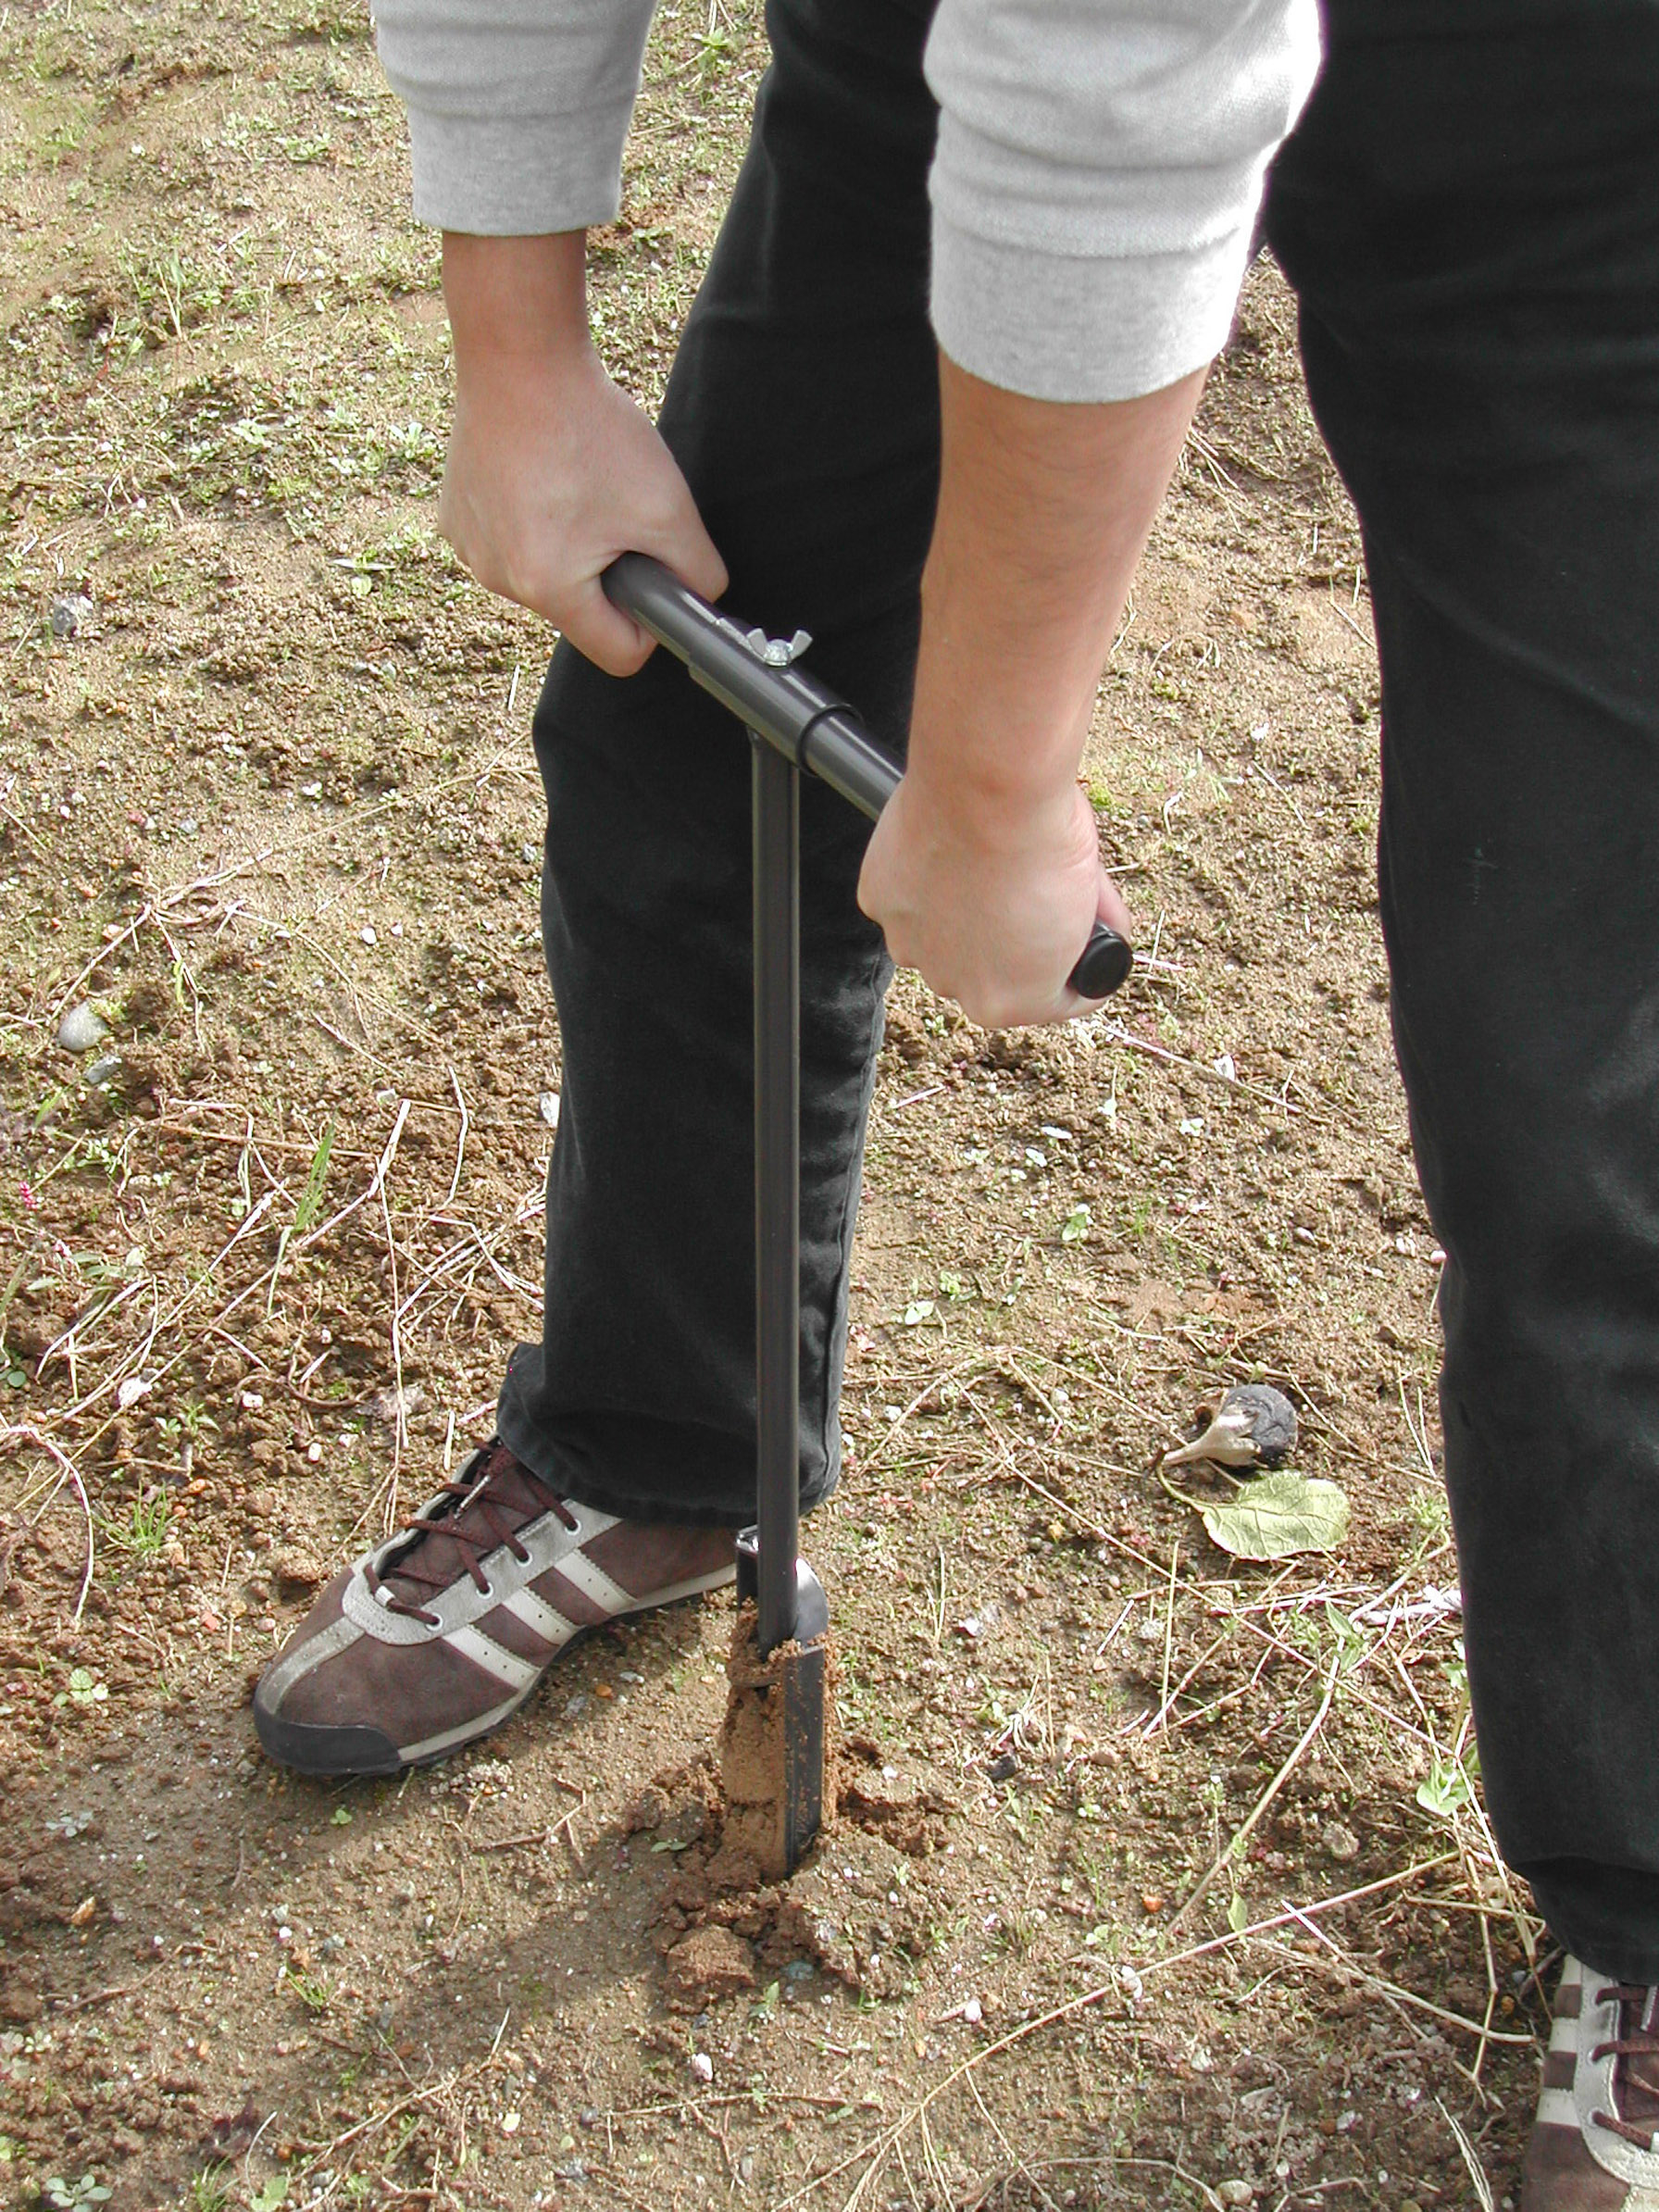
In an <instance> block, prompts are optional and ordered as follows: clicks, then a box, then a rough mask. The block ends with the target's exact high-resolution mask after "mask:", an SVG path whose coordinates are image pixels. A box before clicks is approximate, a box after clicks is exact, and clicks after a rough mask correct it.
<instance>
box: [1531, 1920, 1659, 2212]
mask: <svg viewBox="0 0 1659 2212" xmlns="http://www.w3.org/2000/svg"><path fill="white" fill-rule="evenodd" d="M1656 2136H1659V1989H1648V1988H1642V1987H1640V1986H1639V1985H1638V1984H1636V1983H1633V1982H1623V1981H1608V1979H1607V1977H1606V1976H1605V1975H1604V1974H1598V1973H1597V1972H1596V1971H1595V1969H1594V1968H1593V1967H1587V1966H1581V1965H1580V1964H1579V1962H1578V1959H1576V1958H1569V1959H1568V1960H1567V1962H1566V1965H1565V1967H1564V1968H1562V1973H1561V1987H1560V1989H1559V1990H1558V1991H1557V1992H1556V1995H1555V2018H1554V2023H1553V2027H1552V2028H1551V2031H1550V2048H1549V2050H1548V2052H1547V2053H1546V2054H1545V2056H1544V2079H1543V2088H1542V2090H1541V2093H1540V2095H1539V2100H1538V2118H1537V2119H1536V2120H1535V2121H1534V2123H1533V2128H1532V2133H1531V2136H1530V2138H1529V2139H1528V2144H1527V2161H1526V2164H1525V2166H1524V2167H1523V2168H1522V2171H1521V2212H1659V2149H1656V2148H1655V2138H1656Z"/></svg>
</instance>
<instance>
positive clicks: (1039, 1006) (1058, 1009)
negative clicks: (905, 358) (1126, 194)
mask: <svg viewBox="0 0 1659 2212" xmlns="http://www.w3.org/2000/svg"><path fill="white" fill-rule="evenodd" d="M1203 381H1204V378H1203V373H1202V371H1197V370H1194V371H1193V372H1192V373H1191V374H1190V375H1188V376H1186V377H1183V378H1182V379H1181V380H1180V381H1179V382H1177V383H1174V384H1170V385H1167V386H1166V387H1164V388H1163V389H1162V390H1161V391H1158V392H1153V393H1148V394H1143V395H1141V396H1140V397H1138V398H1131V399H1127V400H1110V401H1102V402H1100V403H1098V404H1093V403H1091V404H1077V405H1073V404H1071V403H1068V402H1060V401H1051V400H1041V399H1034V398H1030V397H1027V396H1025V395H1023V394H1019V393H1017V392H1010V391H1005V390H1004V389H1002V388H1001V387H999V386H997V385H994V384H991V383H987V382H985V381H983V380H982V379H980V378H979V377H976V376H973V375H971V374H970V373H969V372H968V371H967V369H962V368H960V367H959V366H958V365H957V364H956V363H954V362H953V361H952V360H951V359H950V358H949V357H948V356H943V355H942V356H941V358H940V403H941V428H942V469H941V477H940V489H939V507H938V513H937V516H936V518H935V521H934V528H933V542H932V544H931V546H930V548H929V554H928V561H927V567H926V569H924V571H923V574H922V591H921V606H922V625H921V644H920V650H919V653H918V655H917V669H916V690H915V697H914V701H913V705H912V709H911V718H910V750H909V759H908V765H907V767H906V769H905V773H904V781H903V782H902V783H901V784H900V785H899V788H898V790H897V792H896V793H895V794H893V796H892V799H890V800H889V802H888V804H887V807H886V810H885V811H884V813H883V814H882V817H881V819H880V820H879V822H878V823H877V825H876V829H875V833H874V835H873V836H872V837H871V839H870V844H869V850H868V852H867V855H866V856H865V863H864V872H863V875H862V877H861V878H860V881H859V886H858V900H859V904H860V906H863V908H864V910H865V912H866V913H867V914H868V915H870V916H871V917H873V919H875V920H877V921H879V923H880V924H881V927H882V930H883V931H884V932H885V933H886V937H887V944H888V949H889V951H890V952H891V953H892V956H893V958H894V959H895V960H898V961H900V962H902V963H903V964H904V966H906V967H912V968H916V969H919V970H920V971H921V974H922V976H923V977H924V978H925V980H926V981H928V982H929V983H930V984H931V985H932V986H933V988H934V990H935V991H938V992H942V994H944V995H945V996H947V997H950V998H954V999H955V1000H956V1002H957V1003H958V1005H959V1006H961V1007H962V1009H963V1011H964V1012H965V1013H966V1014H967V1015H968V1016H970V1017H971V1019H974V1020H976V1021H980V1022H983V1023H985V1024H986V1025H987V1026H988V1027H991V1028H996V1029H1005V1028H1009V1027H1012V1026H1014V1025H1016V1024H1023V1023H1028V1022H1048V1021H1064V1020H1065V1019H1066V1018H1067V1017H1068V1016H1069V1015H1072V1014H1076V1013H1079V1012H1080V1011H1081V1010H1082V1008H1083V1007H1084V1006H1087V1005H1089V1004H1091V1002H1090V1001H1088V1000H1086V999H1082V998H1079V996H1078V994H1077V993H1076V992H1075V991H1073V990H1072V989H1071V988H1070V976H1071V971H1072V969H1073V968H1074V967H1075V966H1076V964H1077V961H1078V959H1079V956H1080V955H1081V953H1082V952H1083V950H1084V947H1085V946H1086V945H1087V944H1088V943H1089V939H1090V934H1091V931H1092V929H1093V927H1094V924H1095V922H1096V920H1097V919H1098V920H1100V921H1103V922H1104V923H1105V924H1106V926H1107V927H1108V928H1109V929H1113V930H1116V931H1117V933H1118V935H1119V936H1120V937H1122V938H1124V939H1125V940H1126V941H1127V939H1128V938H1129V935H1130V930H1129V913H1128V910H1127V908H1126V907H1125V906H1124V904H1123V901H1122V900H1121V899H1120V898H1119V897H1118V895H1117V893H1116V890H1115V889H1114V888H1113V885H1112V882H1111V881H1110V879H1109V878H1108V877H1107V875H1106V873H1105V870H1104V869H1103V868H1102V866H1101V863H1100V854H1099V849H1098V844H1097V841H1096V836H1095V828H1094V815H1093V812H1092V809H1091V807H1090V805H1089V802H1088V799H1087V798H1086V796H1085V795H1084V794H1083V793H1082V792H1081V791H1080V790H1079V787H1078V781H1077V776H1078V767H1079V762H1080V760H1081V758H1082V755H1083V747H1084V744H1085V741H1086V739H1087V737H1088V733H1089V725H1090V720H1091V715H1092V713H1093V709H1094V698H1095V687H1096V684H1097V682H1098V681H1099V677H1100V671H1101V668H1102V666H1103V664H1104V661H1105V658H1106V656H1107V652H1108V650H1109V647H1110V644H1111V641H1112V638H1113V636H1114V635H1115V633H1116V625H1117V622H1118V619H1119V618H1120V616H1121V613H1122V609H1123V604H1124V598H1125V594H1127V592H1128V590H1129V578H1130V576H1131V575H1132V574H1133V572H1134V566H1135V562H1136V560H1137V559H1138V558H1139V556H1140V553H1141V546H1142V545H1143V544H1144V543H1145V540H1146V532H1147V531H1148V529H1149V528H1150V527H1151V523H1152V518H1153V515H1154V512H1155V511H1156V508H1157V503H1158V501H1159V499H1160V498H1161V496H1162V495H1163V492H1164V488H1165V486H1166V483H1167V482H1168V481H1169V475H1170V471H1171V470H1172V469H1173V468H1174V466H1175V460H1176V456H1177V455H1178V454H1179V451H1180V443H1181V439H1182V437H1183V436H1184V435H1185V433H1186V429H1187V424H1188V422H1189V421H1190V420H1191V413H1192V408H1193V406H1194V405H1195V404H1196V402H1197V398H1198V394H1199V390H1200V388H1201V386H1202V384H1203ZM1092 1003H1098V1002H1092Z"/></svg>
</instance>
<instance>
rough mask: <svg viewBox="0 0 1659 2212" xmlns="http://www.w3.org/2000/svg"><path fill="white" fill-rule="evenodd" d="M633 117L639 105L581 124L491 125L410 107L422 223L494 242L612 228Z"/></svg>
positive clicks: (586, 113) (526, 119)
mask: <svg viewBox="0 0 1659 2212" xmlns="http://www.w3.org/2000/svg"><path fill="white" fill-rule="evenodd" d="M632 109H633V100H632V97H631V95H630V96H629V97H628V98H625V99H622V100H618V101H616V102H614V103H613V104H611V105H609V106H598V107H588V108H584V109H583V110H582V111H581V113H580V115H534V116H506V117H497V118H491V119H484V118H481V117H478V116H451V115H441V114H436V113H434V112H433V111H432V110H431V109H430V108H418V107H410V109H409V111H408V114H409V150H410V158H411V162H412V166H413V169H414V172H415V216H416V219H417V220H418V221H419V222H426V223H435V224H436V225H437V226H438V227H439V228H440V229H441V230H444V231H470V232H473V233H475V234H476V235H478V236H480V237H484V238H532V237H539V236H540V235H541V234H542V233H543V232H544V231H580V230H583V229H585V228H586V227H587V226H588V225H590V224H592V223H607V222H609V221H610V220H611V219H612V217H613V216H614V215H615V214H616V212H617V207H618V206H620V204H621V172H622V142H623V140H624V139H625V138H626V137H627V135H628V121H629V117H630V114H631V113H632Z"/></svg>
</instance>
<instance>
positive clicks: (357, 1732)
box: [254, 1696, 404, 1775]
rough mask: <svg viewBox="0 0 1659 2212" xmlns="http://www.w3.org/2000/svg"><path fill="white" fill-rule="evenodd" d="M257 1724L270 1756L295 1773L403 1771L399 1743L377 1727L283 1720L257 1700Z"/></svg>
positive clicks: (333, 1773)
mask: <svg viewBox="0 0 1659 2212" xmlns="http://www.w3.org/2000/svg"><path fill="white" fill-rule="evenodd" d="M254 1726H255V1728H256V1730H257V1731H258V1735H259V1742H260V1744H261V1746H262V1747H263V1749H264V1752H265V1756H266V1757H267V1758H268V1759H274V1760H275V1761H276V1763H277V1765H278V1766H279V1767H292V1768H293V1770H294V1772H295V1773H296V1774H318V1775H340V1774H401V1773H402V1772H403V1768H404V1762H403V1760H402V1758H401V1757H400V1756H399V1755H398V1749H397V1745H396V1744H395V1743H393V1741H392V1739H391V1737H390V1736H388V1735H385V1734H383V1733H382V1731H380V1729H378V1728H346V1727H339V1728H333V1727H319V1726H318V1725H317V1724H316V1723H314V1722H310V1721H305V1720H284V1719H283V1718H282V1717H281V1714H280V1713H273V1712H270V1711H269V1710H268V1708H267V1707H266V1706H264V1705H262V1704H261V1703H260V1701H259V1699H258V1697H257V1696H256V1697H255V1699H254Z"/></svg>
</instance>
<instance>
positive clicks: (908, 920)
mask: <svg viewBox="0 0 1659 2212" xmlns="http://www.w3.org/2000/svg"><path fill="white" fill-rule="evenodd" d="M858 903H859V905H860V906H862V907H863V908H864V910H865V912H866V913H867V915H869V916H870V917H871V919H873V920H875V921H878V922H879V923H880V925H881V930H882V933H883V934H884V936H885V937H886V939H887V946H888V950H889V951H890V952H891V953H892V956H893V958H894V959H895V960H896V961H898V962H899V964H900V965H901V966H902V967H905V968H914V969H917V971H918V973H919V974H920V975H921V977H922V979H923V981H925V982H927V983H929V985H930V986H931V987H932V989H933V990H935V991H937V992H938V993H939V994H941V996H942V997H945V998H953V999H954V1000H955V1001H956V1003H957V1005H958V1006H960V1007H961V1008H962V1010H963V1012H964V1013H965V1014H967V1016H968V1018H969V1019H970V1020H973V1021H977V1022H979V1023H981V1024H982V1025H983V1026H984V1027H985V1028H987V1029H1012V1028H1016V1027H1019V1026H1024V1025H1026V1024H1037V1023H1042V1022H1054V1021H1065V1020H1066V1019H1069V1018H1070V1017H1071V1016H1072V1015H1074V1014H1078V1013H1080V1012H1082V1011H1083V1010H1084V1008H1085V1007H1086V1006H1089V1005H1090V1004H1091V1003H1096V1002H1091V1001H1089V1000H1086V999H1082V998H1079V996H1078V994H1077V993H1076V992H1075V991H1073V990H1072V989H1071V988H1070V985H1069V982H1068V980H1067V979H1068V978H1069V976H1070V973H1071V970H1072V968H1073V966H1074V965H1075V964H1076V961H1077V958H1078V956H1079V953H1080V952H1081V951H1082V950H1083V947H1084V945H1085V944H1087V942H1088V939H1089V933H1090V931H1091V929H1092V928H1093V926H1094V923H1095V921H1096V920H1097V919H1098V920H1101V921H1104V922H1105V923H1106V924H1107V926H1108V927H1109V928H1111V929H1114V930H1116V931H1117V932H1118V933H1119V935H1120V936H1123V937H1126V938H1127V937H1128V936H1129V934H1130V926H1129V910H1128V908H1127V907H1126V906H1125V905H1124V903H1123V901H1122V899H1121V898H1120V897H1119V896H1118V894H1117V892H1116V888H1115V886H1114V885H1113V883H1112V881H1111V879H1110V877H1109V876H1108V875H1107V874H1106V872H1105V869H1104V868H1103V867H1102V866H1101V862H1100V855H1099V850H1098V846H1097V844H1096V839H1095V829H1094V816H1093V812H1092V810H1091V807H1090V805H1089V802H1088V800H1087V798H1086V797H1085V796H1084V794H1083V793H1082V792H1081V791H1079V790H1078V789H1077V788H1076V786H1075V785H1074V786H1073V787H1072V789H1071V791H1070V792H1069V794H1062V795H1061V796H1060V797H1059V798H1058V799H1057V800H1056V801H1054V802H1053V803H1051V804H1049V805H1046V806H1043V807H1042V808H1041V809H1033V810H1031V811H1030V812H1017V813H1010V814H1009V815H1007V816H1006V817H1004V819H994V818H992V819H983V818H980V819H976V818H975V816H974V814H973V813H972V812H971V811H966V810H964V809H962V808H961V807H959V806H954V805H953V804H952V794H950V793H949V792H948V791H940V790H936V789H933V788H931V787H930V786H929V782H928V781H927V780H926V778H925V776H923V775H919V774H911V775H907V776H906V777H905V778H904V781H903V782H902V783H901V784H900V785H899V788H898V790H897V791H896V792H895V793H894V794H893V796H892V798H891V799H890V800H889V801H888V804H887V806H886V808H885V809H884V810H883V812H882V815H881V818H880V819H879V821H878V823H877V824H876V827H875V831H874V832H873V834H872V835H871V838H870V843H869V848H868V851H867V854H866V856H865V862H864V871H863V874H862V876H861V877H860V879H859V884H858Z"/></svg>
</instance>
